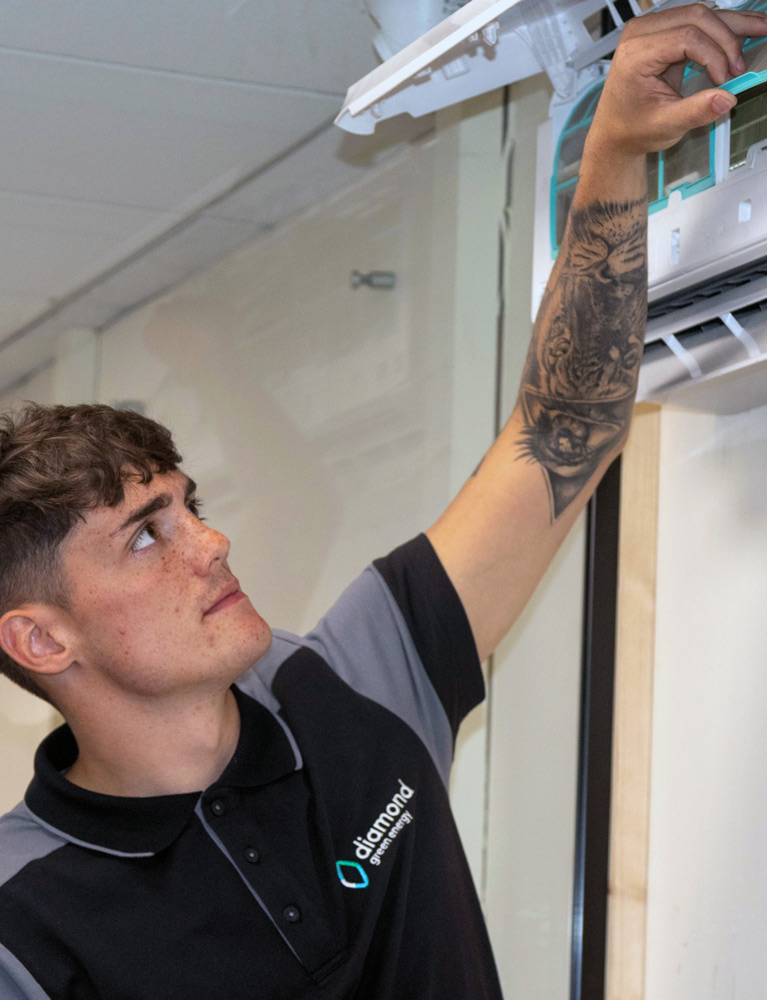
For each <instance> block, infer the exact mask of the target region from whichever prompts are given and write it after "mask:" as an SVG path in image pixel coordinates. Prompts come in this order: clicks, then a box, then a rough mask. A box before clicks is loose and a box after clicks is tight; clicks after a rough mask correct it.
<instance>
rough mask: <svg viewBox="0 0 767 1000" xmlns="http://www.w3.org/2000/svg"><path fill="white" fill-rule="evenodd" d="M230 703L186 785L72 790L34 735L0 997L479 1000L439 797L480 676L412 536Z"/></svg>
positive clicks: (63, 752)
mask: <svg viewBox="0 0 767 1000" xmlns="http://www.w3.org/2000/svg"><path fill="white" fill-rule="evenodd" d="M234 693H235V695H236V698H237V702H238V705H239V709H240V714H241V733H240V739H239V743H238V746H237V750H236V752H235V755H234V757H233V758H232V760H231V762H230V763H229V765H228V766H227V768H226V770H225V771H224V773H223V774H222V775H221V777H220V778H219V780H218V781H217V782H216V783H215V785H213V786H212V787H210V788H208V789H206V790H205V791H204V792H202V793H198V792H195V793H190V794H182V795H166V796H158V797H152V798H122V797H116V796H108V795H99V794H96V793H93V792H89V791H86V790H84V789H81V788H79V787H77V786H75V785H73V784H71V783H70V782H68V781H67V780H66V778H65V777H64V776H63V774H62V773H61V772H62V771H65V770H66V769H67V768H68V767H69V766H70V765H71V764H72V763H73V761H74V759H75V757H76V753H77V747H76V744H75V742H74V738H73V736H72V733H71V731H70V730H69V728H68V727H66V726H63V727H61V728H60V729H58V730H56V731H55V732H54V733H52V734H51V735H50V736H49V737H48V738H47V739H46V740H45V741H44V742H43V744H42V745H41V747H40V749H39V750H38V753H37V757H36V760H35V777H34V780H33V781H32V784H31V785H30V787H29V790H28V792H27V795H26V798H25V801H24V802H23V803H22V804H20V805H19V806H17V808H16V809H14V810H13V812H11V813H9V814H7V815H6V816H4V817H3V818H2V819H0V997H2V1000H19V998H25V1000H44V998H50V1000H171V998H173V1000H182V998H183V1000H202V998H213V997H215V998H221V1000H246V998H247V1000H257V998H263V1000H300V998H310V997H312V998H314V997H316V998H327V1000H335V998H338V1000H341V998H343V1000H351V998H356V1000H383V998H387V1000H430V998H440V1000H445V998H447V997H450V998H451V1000H463V998H465V1000H469V998H470V1000H487V998H493V1000H498V998H499V997H500V996H501V992H500V987H499V983H498V978H497V974H496V970H495V965H494V962H493V958H492V955H491V951H490V946H489V942H488V938H487V934H486V931H485V926H484V922H483V919H482V915H481V912H480V908H479V904H478V901H477V898H476V895H475V892H474V888H473V885H472V880H471V876H470V874H469V870H468V866H467V864H466V860H465V858H464V854H463V851H462V849H461V845H460V842H459V839H458V834H457V831H456V828H455V824H454V822H453V818H452V816H451V813H450V808H449V804H448V797H447V792H446V783H447V777H448V771H449V767H450V763H451V759H452V754H453V742H454V738H455V733H456V730H457V728H458V725H459V723H460V721H461V719H462V718H463V717H464V715H465V714H466V713H467V712H468V711H469V709H470V708H472V707H473V706H474V705H475V704H477V703H478V702H479V700H480V699H481V697H482V695H483V684H482V675H481V672H480V667H479V663H478V661H477V654H476V649H475V646H474V641H473V638H472V635H471V631H470V628H469V624H468V621H467V619H466V615H465V613H464V610H463V608H462V606H461V603H460V600H459V598H458V596H457V594H456V592H455V590H454V588H453V586H452V584H451V583H450V581H449V579H448V577H447V575H446V573H445V572H444V570H443V568H442V566H441V564H440V562H439V560H438V559H437V556H436V554H435V553H434V550H433V549H432V547H431V545H430V543H429V542H428V540H427V539H426V537H425V536H423V535H421V536H419V537H418V538H416V539H414V540H413V541H412V542H409V543H408V544H406V545H404V546H402V547H401V548H399V549H397V550H395V551H394V552H393V553H392V554H391V555H390V556H388V557H387V558H385V559H382V560H378V561H377V562H376V563H374V564H373V566H370V567H369V568H368V569H367V570H365V572H364V573H363V574H362V575H361V576H360V577H359V578H358V579H357V580H356V581H355V582H354V583H353V584H352V585H351V586H350V587H349V588H348V589H347V590H346V591H345V593H344V594H343V595H342V596H341V597H340V599H339V600H338V602H337V603H336V604H335V606H334V607H333V608H332V609H331V611H330V612H329V613H328V614H327V615H326V616H325V617H324V618H323V619H322V620H321V621H320V623H319V624H318V626H317V627H316V629H315V630H314V631H312V632H311V633H309V634H308V635H307V636H305V637H303V638H297V637H295V636H292V635H288V634H287V633H284V632H276V633H275V637H274V642H273V644H272V647H271V649H270V650H269V652H268V653H267V654H266V655H265V656H264V657H263V658H262V659H261V660H259V662H258V664H257V665H256V667H254V668H253V669H252V670H250V671H249V672H248V673H247V674H245V675H244V676H243V677H242V678H240V680H239V681H238V682H237V684H236V685H235V687H234Z"/></svg>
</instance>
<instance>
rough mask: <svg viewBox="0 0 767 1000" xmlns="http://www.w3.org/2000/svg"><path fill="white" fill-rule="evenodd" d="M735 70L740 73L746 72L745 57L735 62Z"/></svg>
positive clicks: (740, 57)
mask: <svg viewBox="0 0 767 1000" xmlns="http://www.w3.org/2000/svg"><path fill="white" fill-rule="evenodd" d="M735 69H736V70H737V71H738V73H745V72H746V61H745V59H744V58H743V56H738V58H737V59H736V60H735Z"/></svg>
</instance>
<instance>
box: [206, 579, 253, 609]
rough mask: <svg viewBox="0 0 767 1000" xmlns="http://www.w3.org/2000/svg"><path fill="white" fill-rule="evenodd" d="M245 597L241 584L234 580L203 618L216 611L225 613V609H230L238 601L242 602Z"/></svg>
mask: <svg viewBox="0 0 767 1000" xmlns="http://www.w3.org/2000/svg"><path fill="white" fill-rule="evenodd" d="M244 596H245V594H243V592H242V591H241V590H240V584H239V581H238V580H232V582H231V583H230V584H228V585H227V586H226V587H225V588H224V590H222V592H221V593H220V594H219V595H218V597H217V598H216V600H215V602H214V603H213V604H211V606H210V607H209V608H208V610H207V611H206V612H205V613H204V615H203V617H206V616H207V615H212V614H213V613H214V612H216V611H223V610H224V608H228V607H230V606H231V605H232V604H236V603H237V601H240V600H242V598H243V597H244Z"/></svg>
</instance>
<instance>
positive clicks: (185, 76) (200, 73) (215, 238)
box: [0, 0, 423, 391]
mask: <svg viewBox="0 0 767 1000" xmlns="http://www.w3.org/2000/svg"><path fill="white" fill-rule="evenodd" d="M375 31H376V25H375V23H374V22H373V21H372V19H371V18H370V16H369V14H368V13H367V10H366V7H365V4H364V0H130V2H127V0H66V2H63V3H62V0H3V30H2V36H1V37H2V45H0V92H1V93H2V101H0V135H2V137H3V139H2V143H0V391H2V390H3V389H5V388H7V387H8V386H10V385H12V384H13V383H14V382H15V381H17V380H18V379H19V378H21V377H22V376H24V375H25V374H26V373H28V372H29V371H31V370H33V369H34V368H35V367H38V366H39V365H41V364H43V363H45V362H46V361H47V360H48V359H49V358H50V357H51V354H52V350H53V344H54V342H55V339H56V337H57V336H58V335H59V334H60V333H61V332H63V331H64V330H67V329H71V328H73V327H82V326H87V327H91V328H96V329H101V328H103V327H105V326H108V325H109V324H110V323H112V322H114V320H115V319H116V318H117V317H118V316H120V315H121V314H122V313H124V312H125V311H126V310H128V309H130V308H132V307H134V306H135V305H137V304H138V303H140V302H143V301H146V300H147V299H149V298H151V297H153V296H155V295H157V294H159V293H161V292H162V291H164V290H166V289H168V288H170V287H172V286H173V285H175V284H177V283H178V282H180V281H182V280H184V278H186V277H188V276H189V275H190V274H192V273H194V272H195V271H198V270H200V269H201V268H203V267H206V266H208V265H209V264H211V263H213V262H214V261H215V260H217V259H219V258H220V257H222V256H223V255H225V254H226V253H228V252H230V251H231V250H233V249H235V248H236V247H238V246H240V245H242V244H243V243H245V242H247V241H249V240H251V239H253V238H254V237H256V236H257V235H258V234H259V233H261V232H263V231H264V230H265V229H268V228H271V227H272V226H274V225H275V224H276V223H277V222H278V221H280V220H281V219H283V218H285V217H286V216H287V215H289V214H292V213H293V212H295V211H297V210H298V209H300V208H303V207H305V206H306V205H308V204H310V203H311V202H312V201H315V200H317V199H319V198H321V197H322V196H323V195H326V194H328V193H329V192H331V191H332V190H334V189H335V188H338V187H340V186H342V185H344V184H346V183H348V182H349V181H350V180H352V179H353V178H354V177H355V176H356V175H357V174H359V173H360V171H362V170H364V169H365V168H366V167H367V166H368V165H370V164H371V163H373V162H376V161H377V159H379V158H380V157H381V155H383V154H385V153H386V152H387V151H389V150H391V149H392V148H393V147H395V146H396V145H397V144H399V143H401V142H402V141H404V140H406V139H407V138H408V137H409V136H408V134H407V132H406V131H403V128H402V125H401V124H397V125H396V126H395V127H394V128H390V129H382V130H379V131H378V132H377V133H376V135H375V136H374V137H371V138H369V139H368V138H364V139H361V138H358V137H352V136H344V135H343V134H342V133H341V132H339V131H338V130H337V129H334V128H333V127H332V126H331V124H330V123H331V122H332V119H333V117H334V116H335V115H336V113H337V112H338V110H339V107H340V105H341V101H342V99H343V96H344V94H345V92H346V88H347V87H348V86H349V85H350V84H351V83H353V82H354V81H356V80H357V79H358V78H359V77H361V76H363V75H364V74H366V73H368V72H369V71H370V70H371V69H373V68H374V67H375V65H376V64H377V60H376V57H375V55H374V52H373V48H372V38H373V36H374V34H375ZM418 131H423V124H422V123H421V124H420V125H415V126H413V125H412V124H411V126H410V134H411V136H412V134H415V133H416V132H418Z"/></svg>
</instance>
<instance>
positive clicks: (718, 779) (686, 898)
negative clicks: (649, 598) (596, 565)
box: [646, 408, 767, 1000]
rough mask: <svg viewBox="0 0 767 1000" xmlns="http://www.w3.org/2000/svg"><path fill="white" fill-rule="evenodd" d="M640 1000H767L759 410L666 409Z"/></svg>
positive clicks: (764, 432) (764, 460)
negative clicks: (644, 958) (644, 969)
mask: <svg viewBox="0 0 767 1000" xmlns="http://www.w3.org/2000/svg"><path fill="white" fill-rule="evenodd" d="M660 472H661V478H660V498H659V504H660V505H659V515H660V520H659V537H658V594H657V631H656V662H655V690H654V717H653V755H652V790H651V804H650V805H651V811H650V867H649V892H648V941H647V987H646V996H647V997H648V998H651V997H652V998H655V997H662V998H663V1000H724V998H726V1000H755V998H756V997H764V996H767V962H766V961H765V957H764V941H765V936H766V935H767V891H765V890H766V889H767V794H765V789H767V724H765V720H766V719H767V670H766V669H765V663H766V662H767V661H766V659H765V650H767V614H765V596H766V595H767V585H766V583H765V556H766V555H767V503H766V502H765V497H767V408H760V409H756V410H752V411H750V412H746V413H743V414H739V415H736V416H727V417H717V416H713V415H707V414H697V413H685V412H681V411H675V410H672V409H669V408H666V409H664V410H663V413H662V421H661V469H660Z"/></svg>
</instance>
